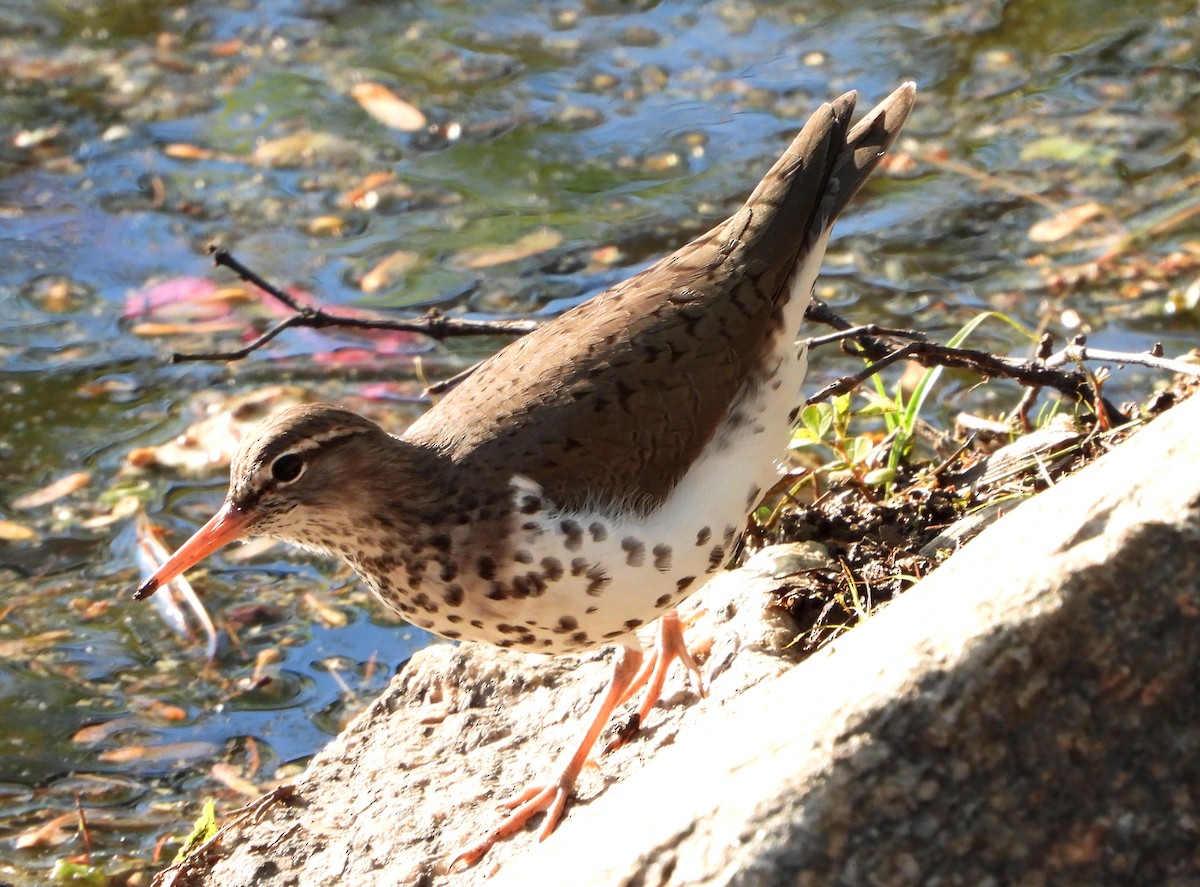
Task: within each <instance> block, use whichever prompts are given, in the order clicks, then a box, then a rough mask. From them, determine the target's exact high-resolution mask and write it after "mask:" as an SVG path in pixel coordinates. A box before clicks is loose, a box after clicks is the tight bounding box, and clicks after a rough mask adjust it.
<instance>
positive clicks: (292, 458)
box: [271, 453, 304, 484]
mask: <svg viewBox="0 0 1200 887" xmlns="http://www.w3.org/2000/svg"><path fill="white" fill-rule="evenodd" d="M303 473H304V460H303V459H301V458H300V457H299V456H297V455H296V454H295V453H284V454H283V455H282V456H280V457H279V458H277V459H276V460H275V461H274V462H272V463H271V477H273V478H275V480H277V481H279V482H280V483H281V484H290V483H291V482H292V481H294V480H295V479H296V478H298V477H299V476H300V475H302V474H303Z"/></svg>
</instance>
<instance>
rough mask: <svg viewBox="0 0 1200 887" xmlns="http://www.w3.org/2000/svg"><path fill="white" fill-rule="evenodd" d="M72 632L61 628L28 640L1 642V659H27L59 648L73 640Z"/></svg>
mask: <svg viewBox="0 0 1200 887" xmlns="http://www.w3.org/2000/svg"><path fill="white" fill-rule="evenodd" d="M72 636H73V635H72V634H71V632H69V631H67V630H66V629H63V628H60V629H55V630H54V631H44V632H42V633H41V634H35V635H33V636H32V637H27V638H10V639H9V640H4V641H0V659H27V658H29V657H31V656H33V655H34V654H36V653H41V652H42V651H44V650H49V649H50V648H51V647H57V646H58V645H59V644H61V643H62V642H63V641H69V640H70V639H71V638H72Z"/></svg>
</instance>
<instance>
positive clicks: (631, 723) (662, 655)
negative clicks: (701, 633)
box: [604, 610, 707, 754]
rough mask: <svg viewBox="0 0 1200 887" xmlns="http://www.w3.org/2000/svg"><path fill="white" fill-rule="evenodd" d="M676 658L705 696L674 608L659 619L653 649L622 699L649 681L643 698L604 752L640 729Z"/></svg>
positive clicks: (701, 681)
mask: <svg viewBox="0 0 1200 887" xmlns="http://www.w3.org/2000/svg"><path fill="white" fill-rule="evenodd" d="M676 659H678V660H679V661H680V662H682V663H683V665H684V667H685V668H686V669H687V670H688V671H690V672H691V673H692V674H693V675H695V678H696V692H697V693H698V694H699V695H700V696H701V698H703V697H704V696H706V695H707V693H706V692H705V689H704V678H703V676H702V675H701V674H700V666H698V665H697V664H696V660H695V659H694V658H693V657H692V654H691V652H690V651H689V650H688V647H687V644H686V643H685V641H684V638H683V620H682V619H681V618H680V616H679V613H677V612H676V611H675V610H668V611H667V612H666V613H664V614H663V617H662V619H660V620H659V623H658V639H657V643H656V644H655V645H654V651H653V652H652V653H651V654H650V657H649V658H648V659H647V660H646V663H645V664H644V665H643V666H642V668H641V670H640V671H639V672H638V674H637V677H635V678H634V679H633V681H632V682H630V684H629V686H628V687H627V688H626V690H625V694H624V696H623V697H622V699H621V702H626V701H628V700H629V699H630V698H631V697H632V696H633V695H634V694H635V693H636V692H637V691H638V690H640V689H641V688H642V687H643V686H646V685H647V684H648V686H646V695H645V696H643V697H642V704H641V705H640V706H638V710H637V711H636V712H634V713H633V715H631V716H630V718H629V720H628V721H626V723H625V724H624V726H622V727H621V729H620V730H619V731H618V732H617V735H616V736H615V737H614V738H613V740H612V741H611V742H609V744H608V745H607V746H605V747H604V753H605V754H608V753H609V752H612V751H616V750H617V749H618V748H620V747H621V746H622V745H624V744H625V743H626V742H628V741H629V740H630V739H631V738H632V737H633V735H634V734H635V733H637V731H638V730H639V729H640V728H641V725H642V724H644V723H645V722H646V718H647V717H648V716H649V715H650V710H651V709H653V708H654V706H655V705H656V704H657V703H658V699H659V697H660V696H661V695H662V689H663V684H664V683H665V682H666V680H667V672H668V671H669V670H670V668H671V663H672V662H674V661H675V660H676Z"/></svg>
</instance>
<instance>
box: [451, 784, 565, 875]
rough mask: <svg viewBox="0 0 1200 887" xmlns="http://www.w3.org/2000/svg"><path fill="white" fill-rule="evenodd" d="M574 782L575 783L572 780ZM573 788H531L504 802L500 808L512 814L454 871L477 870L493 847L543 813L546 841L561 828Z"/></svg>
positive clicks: (458, 861) (458, 862)
mask: <svg viewBox="0 0 1200 887" xmlns="http://www.w3.org/2000/svg"><path fill="white" fill-rule="evenodd" d="M573 782H574V780H572V783H573ZM571 788H572V785H571V784H567V783H565V782H564V781H563V780H562V779H560V780H559V781H558V782H556V783H554V784H552V785H547V786H544V787H540V786H530V787H529V788H527V789H525V791H523V792H521V793H520V794H519V795H516V796H515V797H512V798H509V799H508V800H507V801H504V802H502V803H501V804H500V806H501V807H504V808H505V809H507V810H512V813H510V814H508V816H507V817H505V819H504V821H503V822H502V823H500V824H499V825H498V826H496V827H495V828H494V829H492V830H491V831H490V832H488V833H487V834H486V835H484V836H483V838H481V839H480V840H478V841H476V842H475V843H474V844H472V845H471V846H470V847H468V848H467V849H466V850H464V851H462V853H460V854H458V856H456V857H454V861H453V862H451V863H450V871H452V872H458V871H462V870H463V869H466V868H469V867H470V866H473V865H474V864H475V863H476V862H478V861H479V859H480V858H481V857H482V856H483V854H485V853H487V852H488V851H489V850H491V849H492V845H493V844H495V843H496V842H497V841H503V840H504V839H505V838H507V837H508V836H509V835H512V834H516V833H517V832H519V831H520V830H521V829H523V828H524V827H525V825H526V824H527V823H528V822H529V820H531V819H533V817H535V816H537V815H538V814H539V813H541V812H543V811H545V813H546V819H545V821H544V822H543V823H542V830H541V832H540V833H539V834H538V840H539V841H544V840H546V838H548V837H550V833H551V832H553V831H554V828H555V826H557V825H558V821H559V820H560V819H562V814H563V808H564V807H566V805H567V798H568V797H569V796H570V794H571Z"/></svg>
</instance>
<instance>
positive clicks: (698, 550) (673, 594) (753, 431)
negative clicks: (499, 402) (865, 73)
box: [462, 232, 828, 653]
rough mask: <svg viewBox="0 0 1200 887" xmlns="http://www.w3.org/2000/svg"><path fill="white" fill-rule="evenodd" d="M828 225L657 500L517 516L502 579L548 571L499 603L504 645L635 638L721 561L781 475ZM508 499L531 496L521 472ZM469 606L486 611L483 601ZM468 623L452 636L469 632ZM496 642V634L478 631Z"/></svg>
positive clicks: (535, 490) (573, 645) (531, 486)
mask: <svg viewBox="0 0 1200 887" xmlns="http://www.w3.org/2000/svg"><path fill="white" fill-rule="evenodd" d="M827 237H828V232H826V234H825V235H824V236H823V237H822V238H821V240H820V241H819V242H818V243H817V244H816V245H815V247H814V248H813V249H812V250H811V251H810V253H809V258H808V260H807V261H806V262H805V263H804V266H803V267H801V268H798V269H797V273H796V275H795V277H794V278H793V294H792V297H791V299H790V300H789V302H788V305H787V307H786V309H785V323H784V326H783V328H782V331H781V333H780V335H779V337H778V341H777V343H776V346H775V348H774V352H773V354H772V356H771V357H770V358H769V359H768V360H767V361H766V362H765V364H764V370H763V372H762V373H761V374H760V376H759V378H758V380H757V384H753V385H748V386H747V387H746V388H745V389H744V390H743V393H742V396H741V399H740V401H739V402H738V405H737V409H735V410H734V411H733V412H732V413H731V417H730V419H729V420H727V421H726V423H725V424H724V425H723V426H722V427H721V428H720V429H719V430H718V431H717V433H716V434H715V435H714V437H713V439H712V440H711V441H710V442H709V444H708V445H707V446H706V447H705V449H704V450H703V451H702V453H701V455H700V458H698V459H697V460H696V461H695V462H694V463H693V464H692V466H691V468H690V469H689V470H688V471H687V473H686V474H684V476H683V477H682V478H681V479H680V481H679V482H678V483H677V484H676V486H675V488H674V489H673V490H672V491H671V493H670V494H669V495H668V496H667V498H666V499H665V501H663V502H662V504H661V505H659V506H657V507H656V508H654V509H652V510H649V511H647V512H645V513H643V514H640V515H629V514H622V515H619V516H618V515H615V514H613V513H611V512H609V511H605V510H603V509H597V510H591V511H588V510H581V511H573V512H567V511H542V512H539V513H537V514H534V515H522V516H521V517H522V521H521V524H520V528H521V529H520V535H519V536H518V540H519V541H518V542H517V543H516V544H515V545H514V547H513V552H514V560H513V562H512V563H511V564H509V565H506V567H505V569H506V572H507V574H508V575H507V577H506V578H511V577H513V576H519V575H521V574H522V573H523V572H524V571H526V570H542V571H543V575H546V572H545V571H546V570H547V569H549V572H550V573H551V574H553V575H555V576H556V577H557V578H556V579H555V581H552V582H549V583H548V584H547V587H546V588H545V590H544V591H543V592H542V593H540V594H537V595H530V596H528V597H525V598H523V599H520V600H513V599H511V598H509V599H506V600H504V601H497V602H496V607H495V617H496V619H497V621H499V622H501V623H503V624H504V626H505V627H506V629H507V631H508V634H509V635H510V637H511V639H512V643H511V644H503V646H514V647H517V648H519V649H525V650H529V651H531V652H546V653H553V652H561V651H568V650H581V649H587V648H589V647H595V646H598V645H603V644H608V643H626V644H630V645H636V644H637V639H636V637H635V636H634V635H632V634H631V632H632V631H634V630H635V629H637V628H639V627H641V626H642V625H644V624H646V623H648V622H651V621H652V620H654V619H656V618H657V617H658V616H660V615H662V613H663V612H664V611H665V610H667V609H670V608H672V607H674V606H676V605H678V604H679V603H681V602H682V601H683V600H684V599H685V598H687V597H689V596H690V595H692V594H693V593H695V592H696V591H698V590H699V589H700V588H701V587H702V586H703V585H704V583H705V582H706V581H707V579H708V577H709V576H710V575H711V574H712V573H714V572H716V571H717V570H719V569H720V568H721V566H722V565H723V564H724V562H725V560H726V558H727V557H728V555H729V552H730V550H731V549H732V547H733V544H734V542H735V541H736V539H737V537H738V536H739V535H740V533H741V531H742V529H743V526H744V523H745V520H746V516H747V515H748V514H749V513H750V512H751V511H752V510H753V508H754V507H755V505H757V504H758V502H759V499H760V498H761V495H762V493H763V492H764V491H765V490H766V489H768V488H769V487H770V486H772V485H773V484H774V482H775V480H776V479H777V477H778V476H779V470H780V467H779V466H780V460H781V459H782V457H783V456H784V454H785V452H786V450H787V445H788V442H789V440H790V438H791V435H792V430H793V427H794V424H795V418H796V412H795V409H796V407H797V405H798V404H800V403H801V394H800V385H801V382H802V381H803V380H804V374H805V370H806V369H807V360H806V355H805V354H804V353H803V350H802V349H801V348H800V347H798V346H797V345H796V343H795V335H796V333H797V332H798V330H799V329H800V325H801V321H802V319H803V316H804V311H805V309H806V308H807V306H808V303H809V301H810V300H811V295H812V287H813V282H814V280H815V278H816V274H817V270H818V269H819V267H820V262H821V259H822V257H823V256H824V251H825V241H826V239H827ZM512 486H513V493H514V498H515V499H516V500H518V501H519V500H520V499H521V498H523V497H526V496H529V495H535V496H538V497H539V498H540V493H541V490H540V488H539V487H538V486H537V484H536V483H534V482H533V481H531V480H529V479H527V478H524V477H520V476H518V477H514V478H513V480H512ZM477 608H478V609H484V610H486V609H487V607H486V603H484V604H483V606H479V604H478V603H477ZM471 634H472V633H471V632H470V631H469V630H467V631H464V632H463V633H462V636H464V637H468V638H469V637H471ZM485 639H487V640H491V642H493V643H494V642H495V640H494V638H491V637H489V638H485Z"/></svg>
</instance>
